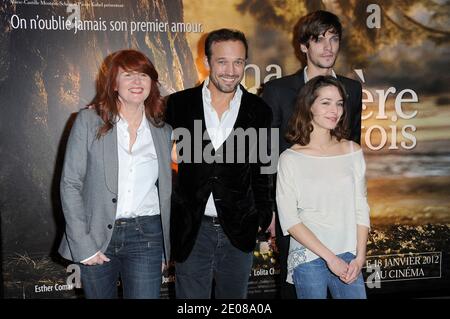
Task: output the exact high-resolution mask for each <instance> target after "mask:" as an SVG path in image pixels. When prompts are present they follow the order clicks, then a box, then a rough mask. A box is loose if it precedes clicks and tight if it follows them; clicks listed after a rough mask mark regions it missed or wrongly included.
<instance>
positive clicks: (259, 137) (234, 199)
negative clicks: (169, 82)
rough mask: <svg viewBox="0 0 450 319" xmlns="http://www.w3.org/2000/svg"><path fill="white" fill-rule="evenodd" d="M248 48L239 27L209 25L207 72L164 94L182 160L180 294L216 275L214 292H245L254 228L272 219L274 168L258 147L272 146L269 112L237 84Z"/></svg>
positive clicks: (199, 291)
mask: <svg viewBox="0 0 450 319" xmlns="http://www.w3.org/2000/svg"><path fill="white" fill-rule="evenodd" d="M247 49H248V46H247V42H246V39H245V36H244V34H243V33H241V32H239V31H236V30H229V29H220V30H216V31H213V32H211V33H210V34H209V35H208V37H207V38H206V43H205V56H206V57H205V64H206V65H207V67H209V70H210V75H209V77H208V78H207V79H206V80H205V82H204V83H202V84H201V85H200V86H198V87H195V88H192V89H187V90H184V91H181V92H177V93H174V94H172V95H170V96H169V98H168V101H167V110H166V122H167V123H169V124H170V125H172V127H173V130H174V133H173V134H174V140H175V142H176V144H177V153H178V154H177V156H178V159H177V160H178V163H179V164H178V176H177V180H176V183H175V186H174V189H173V193H172V212H171V251H172V259H173V260H174V261H175V262H176V264H175V276H176V281H175V292H176V297H177V298H182V299H186V298H202V299H205V298H211V296H212V283H213V280H214V281H215V286H214V287H215V288H214V297H215V298H245V297H246V296H247V285H248V278H249V275H250V272H251V266H252V261H253V254H252V252H253V249H254V247H255V244H256V238H257V234H258V232H263V231H265V230H266V229H267V227H268V226H269V224H270V222H271V219H272V206H273V198H272V197H273V195H272V194H273V192H272V185H273V184H272V183H273V181H272V175H270V174H265V173H264V167H265V166H267V162H265V161H264V160H263V158H262V157H260V153H261V152H259V151H260V148H268V147H267V144H268V141H267V139H265V138H263V135H264V134H265V133H267V132H268V131H269V130H270V125H271V120H272V112H271V110H270V108H269V106H267V105H266V104H265V103H264V102H263V100H262V99H260V98H259V97H257V96H256V95H253V94H250V93H249V92H247V91H246V90H245V89H244V87H242V86H241V85H240V82H241V80H242V78H243V75H244V67H245V61H246V59H247ZM264 130H265V132H264ZM244 131H245V132H244ZM246 134H247V136H246ZM252 134H253V135H252ZM250 136H252V137H250ZM243 141H245V142H243ZM266 151H267V149H266Z"/></svg>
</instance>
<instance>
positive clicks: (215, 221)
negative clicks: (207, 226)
mask: <svg viewBox="0 0 450 319" xmlns="http://www.w3.org/2000/svg"><path fill="white" fill-rule="evenodd" d="M211 218H212V223H213V225H214V226H220V222H219V217H211Z"/></svg>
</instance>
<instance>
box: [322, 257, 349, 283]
mask: <svg viewBox="0 0 450 319" xmlns="http://www.w3.org/2000/svg"><path fill="white" fill-rule="evenodd" d="M327 266H328V268H330V270H331V272H332V273H333V274H335V275H336V276H338V277H339V278H341V279H342V278H345V276H346V275H347V272H348V268H349V266H348V264H347V263H346V262H345V261H344V260H342V259H341V258H339V257H338V256H334V258H332V259H331V260H330V261H327Z"/></svg>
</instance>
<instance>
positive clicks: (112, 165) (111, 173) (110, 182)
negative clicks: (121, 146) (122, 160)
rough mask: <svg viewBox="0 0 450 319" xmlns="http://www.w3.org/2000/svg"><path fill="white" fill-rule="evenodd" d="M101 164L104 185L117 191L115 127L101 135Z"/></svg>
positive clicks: (117, 166) (117, 161) (117, 162)
mask: <svg viewBox="0 0 450 319" xmlns="http://www.w3.org/2000/svg"><path fill="white" fill-rule="evenodd" d="M103 165H104V167H105V180H106V187H108V189H109V190H110V191H111V192H112V193H114V194H117V193H118V178H119V177H118V175H119V158H118V154H117V128H116V126H113V128H112V129H111V130H110V131H109V132H108V133H107V134H106V135H105V136H104V137H103Z"/></svg>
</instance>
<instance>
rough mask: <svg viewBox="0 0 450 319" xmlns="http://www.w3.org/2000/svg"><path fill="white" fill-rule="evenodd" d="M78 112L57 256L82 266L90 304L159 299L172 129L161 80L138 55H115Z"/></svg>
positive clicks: (66, 169) (166, 250)
mask: <svg viewBox="0 0 450 319" xmlns="http://www.w3.org/2000/svg"><path fill="white" fill-rule="evenodd" d="M99 83H100V85H99V86H98V87H97V90H98V92H97V98H96V100H95V104H94V105H93V107H92V108H90V109H84V110H81V111H80V112H79V114H78V116H77V118H76V120H75V123H74V125H73V128H72V130H71V133H70V137H69V141H68V144H67V149H66V154H65V159H64V166H63V172H62V177H61V201H62V206H63V211H64V217H65V220H66V230H65V234H64V237H63V240H62V242H61V245H60V248H59V252H60V254H61V255H62V256H63V257H64V258H66V259H69V260H72V261H74V262H78V263H79V264H80V267H81V281H82V285H83V288H84V293H85V296H86V298H116V297H117V296H118V291H117V281H118V280H119V278H120V279H121V281H122V285H123V296H124V298H159V294H160V285H161V268H162V267H161V266H162V262H163V256H164V255H165V256H166V260H167V259H168V258H169V254H170V247H169V239H168V238H169V237H168V236H169V220H170V195H171V167H170V164H171V160H170V149H171V141H170V134H171V129H170V126H169V125H165V124H164V122H163V111H164V103H163V100H162V98H161V96H160V93H159V90H158V73H157V72H156V70H155V68H154V66H153V64H152V63H151V61H150V60H149V59H148V58H147V57H146V56H145V55H144V54H142V53H141V52H139V51H135V50H122V51H118V52H116V53H114V54H112V55H111V56H110V61H109V62H108V64H107V68H106V73H105V74H104V81H102V82H99Z"/></svg>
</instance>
